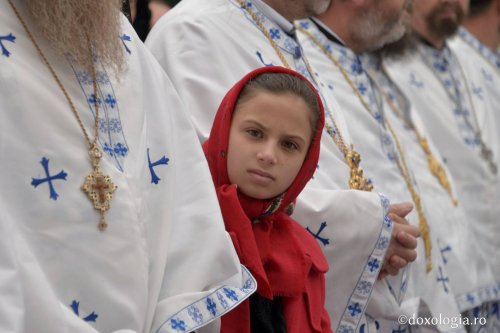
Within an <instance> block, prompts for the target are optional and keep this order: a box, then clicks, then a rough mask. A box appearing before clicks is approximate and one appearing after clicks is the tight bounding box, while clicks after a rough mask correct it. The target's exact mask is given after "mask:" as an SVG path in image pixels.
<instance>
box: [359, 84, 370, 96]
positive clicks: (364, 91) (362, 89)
mask: <svg viewBox="0 0 500 333" xmlns="http://www.w3.org/2000/svg"><path fill="white" fill-rule="evenodd" d="M358 90H359V92H360V93H361V95H364V94H365V93H366V91H367V90H368V88H367V87H366V86H365V85H364V84H363V82H361V83H360V84H359V85H358Z"/></svg>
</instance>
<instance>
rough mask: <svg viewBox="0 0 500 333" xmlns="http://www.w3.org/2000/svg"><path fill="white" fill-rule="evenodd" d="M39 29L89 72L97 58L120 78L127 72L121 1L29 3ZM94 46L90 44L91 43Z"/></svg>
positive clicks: (30, 0)
mask: <svg viewBox="0 0 500 333" xmlns="http://www.w3.org/2000/svg"><path fill="white" fill-rule="evenodd" d="M25 3H26V7H27V9H28V11H29V13H30V14H31V15H32V18H33V20H34V21H35V24H36V25H37V28H38V29H39V30H40V31H41V32H42V34H43V35H44V36H45V37H46V38H47V39H48V41H49V42H50V44H51V46H52V47H53V48H54V49H55V50H56V51H57V52H59V53H61V54H63V55H69V56H70V57H71V58H72V59H74V60H75V61H77V62H78V63H79V65H80V66H82V67H83V68H84V69H86V70H87V71H89V72H90V71H92V68H93V56H92V54H91V50H92V52H93V54H94V55H97V56H98V57H99V60H100V61H101V62H102V63H103V65H104V66H106V67H107V68H108V69H110V70H111V72H113V73H114V74H116V75H119V74H120V73H121V72H122V71H123V69H124V67H125V66H124V52H123V45H122V42H121V40H120V39H119V37H118V36H119V35H120V6H121V0H25ZM89 43H90V44H89Z"/></svg>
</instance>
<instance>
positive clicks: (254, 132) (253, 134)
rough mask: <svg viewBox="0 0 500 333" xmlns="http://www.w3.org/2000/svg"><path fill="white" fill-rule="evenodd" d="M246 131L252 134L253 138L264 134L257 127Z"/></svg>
mask: <svg viewBox="0 0 500 333" xmlns="http://www.w3.org/2000/svg"><path fill="white" fill-rule="evenodd" d="M246 132H247V133H248V135H250V136H251V137H253V138H259V139H260V138H262V136H263V134H262V132H261V131H259V130H257V129H247V130H246Z"/></svg>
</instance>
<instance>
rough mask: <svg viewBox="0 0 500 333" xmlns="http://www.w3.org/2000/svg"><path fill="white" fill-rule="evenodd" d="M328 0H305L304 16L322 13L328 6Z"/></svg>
mask: <svg viewBox="0 0 500 333" xmlns="http://www.w3.org/2000/svg"><path fill="white" fill-rule="evenodd" d="M330 2H331V1H330V0H309V1H306V2H305V6H306V7H305V15H306V16H305V17H311V16H318V15H319V14H323V13H324V12H325V11H326V10H327V9H328V7H330Z"/></svg>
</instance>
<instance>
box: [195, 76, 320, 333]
mask: <svg viewBox="0 0 500 333" xmlns="http://www.w3.org/2000/svg"><path fill="white" fill-rule="evenodd" d="M264 73H286V74H289V75H293V76H296V77H298V78H300V79H302V80H304V81H306V82H307V84H308V85H309V86H310V87H311V90H312V91H313V92H314V93H315V94H316V96H317V101H318V105H319V108H320V114H319V115H318V116H319V117H318V124H317V127H316V131H315V133H314V135H313V139H312V141H311V144H310V146H309V150H308V152H307V155H306V157H305V160H304V163H303V165H302V167H301V169H300V170H299V173H298V174H297V176H296V177H295V179H294V181H293V182H292V184H291V185H290V187H289V188H288V189H287V190H286V192H285V193H283V194H281V195H279V196H278V197H276V198H271V199H268V200H262V199H255V198H250V197H248V196H246V195H244V194H243V193H240V192H238V191H237V188H236V185H234V184H231V183H230V181H229V176H228V172H227V149H228V144H229V132H230V128H231V119H232V115H233V112H234V110H235V108H236V104H237V102H238V99H239V96H240V93H241V91H242V89H243V88H244V87H245V85H246V84H247V83H248V82H249V81H250V80H251V79H252V78H255V77H257V76H259V75H261V74H264ZM324 121H325V120H324V111H323V105H322V102H321V98H320V97H319V95H318V94H317V92H316V89H315V88H314V86H313V85H312V84H311V83H310V82H309V81H308V80H307V79H306V78H305V77H303V76H302V75H300V74H299V73H297V72H294V71H292V70H289V69H286V68H283V67H275V66H269V67H263V68H259V69H256V70H254V71H252V72H250V73H249V74H247V75H246V76H245V77H243V79H241V80H240V81H239V82H238V83H237V84H236V85H235V86H234V87H233V88H232V89H231V90H229V92H228V93H227V94H226V96H225V97H224V99H223V101H222V103H221V105H220V107H219V110H218V111H217V114H216V116H215V120H214V124H213V127H212V130H211V132H210V137H209V138H208V140H207V141H206V142H205V143H204V144H203V150H204V151H205V154H206V157H207V160H208V164H209V167H210V171H211V173H212V178H213V181H214V184H215V187H216V190H217V196H218V198H219V203H220V206H221V210H222V215H223V217H224V223H225V226H226V230H227V231H228V232H229V234H230V235H231V238H232V240H233V243H234V245H235V248H236V251H237V253H238V256H239V258H240V261H241V263H242V264H243V265H245V266H246V267H247V268H248V269H249V270H250V272H251V273H252V275H253V276H254V277H255V278H256V280H257V285H258V287H257V293H259V294H260V295H261V296H263V297H265V298H268V299H272V298H273V296H284V297H290V298H300V299H301V298H302V297H303V295H304V294H305V293H306V292H307V290H310V289H311V286H310V285H308V284H307V283H308V279H309V276H310V271H311V270H315V271H316V272H319V273H320V274H324V273H325V272H326V271H327V270H328V264H327V262H326V260H325V258H324V255H323V253H322V251H321V249H320V248H319V245H318V244H317V243H316V240H315V239H314V238H313V237H312V236H311V235H310V234H309V233H308V232H307V231H306V230H305V228H304V227H302V226H301V225H299V224H298V223H297V222H296V221H294V220H293V219H292V218H291V217H290V216H289V215H290V213H291V212H290V208H291V207H293V203H294V201H295V199H296V198H297V196H298V195H299V193H300V192H301V191H302V190H303V189H304V187H305V186H306V184H307V182H308V181H309V180H310V179H311V177H312V176H313V174H314V172H315V170H316V166H317V164H318V159H319V151H320V141H321V133H322V131H323V126H324ZM322 276H323V275H322ZM320 289H321V288H320ZM315 292H316V293H321V291H320V290H315ZM322 292H323V294H324V280H323V288H322ZM312 297H313V298H315V297H317V296H315V295H314V296H312ZM319 299H320V302H319V303H321V299H322V300H323V302H324V297H319ZM310 302H311V299H308V300H307V301H305V303H310ZM295 303H296V302H295ZM295 303H294V304H295ZM299 303H300V302H299ZM313 303H318V302H313ZM295 305H296V304H295ZM309 305H311V304H308V306H306V307H309V309H307V310H308V311H306V309H304V311H302V312H309V314H307V315H306V314H305V313H303V314H302V315H304V316H309V317H310V316H313V317H314V316H317V315H315V314H314V313H320V314H321V313H322V311H323V304H321V305H320V306H321V308H320V309H317V308H316V307H317V306H313V307H314V308H311V307H310V306H309ZM294 308H296V306H294ZM248 309H249V308H248V302H246V304H244V305H242V306H239V308H238V309H237V310H235V311H233V312H231V313H230V314H229V315H226V317H224V318H223V325H222V327H223V331H225V330H224V327H226V328H227V327H228V326H231V329H230V330H228V331H227V332H238V333H240V332H241V333H244V332H249V327H250V323H249V316H248V313H249V310H248ZM287 312H289V311H287V309H286V306H285V309H284V314H285V318H286V317H287ZM290 315H293V314H291V313H290ZM286 319H287V321H288V318H286ZM295 319H296V318H295ZM309 319H310V320H311V318H309ZM228 321H229V322H230V325H227V324H228ZM294 321H295V320H294ZM314 326H317V325H314ZM307 331H311V332H312V330H305V331H302V332H307ZM318 332H322V330H318Z"/></svg>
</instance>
